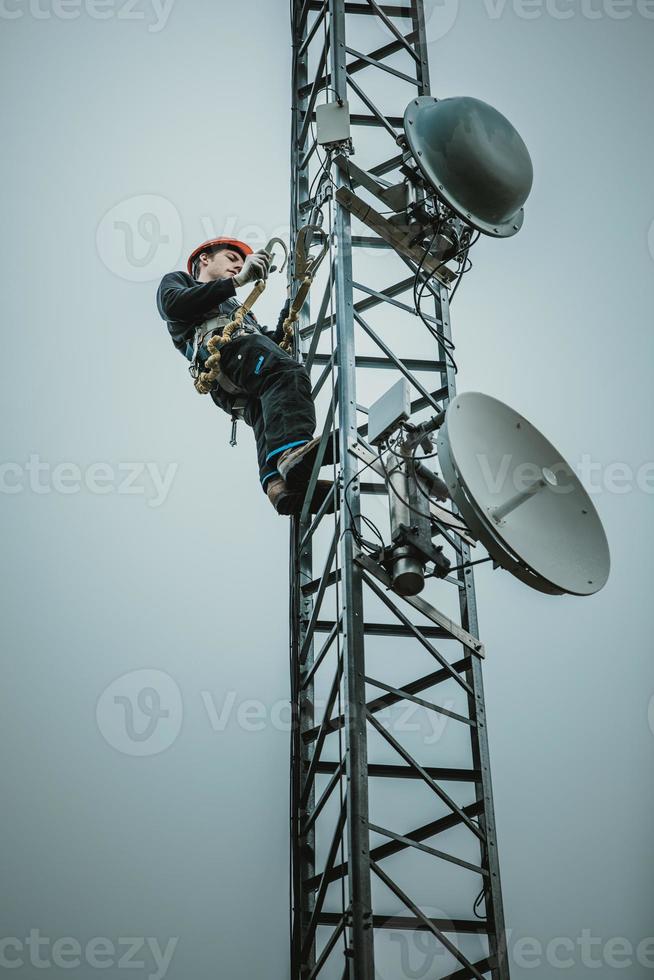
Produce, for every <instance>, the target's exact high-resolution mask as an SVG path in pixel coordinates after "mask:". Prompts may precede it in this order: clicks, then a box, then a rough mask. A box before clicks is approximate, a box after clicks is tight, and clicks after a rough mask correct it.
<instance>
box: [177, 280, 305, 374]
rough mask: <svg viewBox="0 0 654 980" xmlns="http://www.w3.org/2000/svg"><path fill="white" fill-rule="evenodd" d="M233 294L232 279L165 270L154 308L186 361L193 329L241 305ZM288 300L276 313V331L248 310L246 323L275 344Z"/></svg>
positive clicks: (286, 310)
mask: <svg viewBox="0 0 654 980" xmlns="http://www.w3.org/2000/svg"><path fill="white" fill-rule="evenodd" d="M235 297H236V287H235V286H234V282H233V280H232V279H231V278H229V277H227V278H225V279H215V280H214V281H213V282H196V280H195V279H193V277H192V276H189V275H188V273H186V272H168V273H167V274H166V275H165V276H164V277H163V279H162V280H161V283H160V284H159V289H158V290H157V307H158V309H159V313H160V314H161V317H162V318H163V319H164V320H165V321H166V323H167V324H168V332H169V333H170V336H171V338H172V341H173V344H174V345H175V347H176V348H177V350H178V351H180V353H182V354H183V355H184V356H185V357H187V358H188V359H189V360H190V359H191V356H192V353H193V340H194V336H195V328H196V327H198V326H200V325H201V324H203V323H204V321H205V320H208V319H210V317H214V316H219V315H226V314H231V313H232V312H233V311H234V310H236V309H238V307H239V306H240V305H241V304H240V303H239V302H238V300H237V299H236V298H235ZM288 309H289V303H288V302H287V303H286V305H285V306H284V308H283V310H282V312H281V313H280V315H279V320H278V322H277V328H276V330H270V329H269V328H268V327H263V326H262V325H261V324H260V323H259V322H258V320H257V318H256V317H255V316H254V314H253V313H247V314H246V316H245V322H246V323H252V324H255V325H256V326H257V327H258V329H259V330H260V331H261V333H262V334H264V335H265V336H266V337H270V339H271V340H273V341H275V343H279V341H280V340H281V339H282V337H283V334H284V330H283V323H284V320H285V318H286V315H287V313H288Z"/></svg>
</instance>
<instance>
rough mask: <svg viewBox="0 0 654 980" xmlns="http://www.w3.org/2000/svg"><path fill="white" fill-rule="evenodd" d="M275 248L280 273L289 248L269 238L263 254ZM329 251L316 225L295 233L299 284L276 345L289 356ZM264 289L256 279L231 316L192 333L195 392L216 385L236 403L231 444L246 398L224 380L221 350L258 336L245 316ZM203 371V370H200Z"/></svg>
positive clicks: (217, 318)
mask: <svg viewBox="0 0 654 980" xmlns="http://www.w3.org/2000/svg"><path fill="white" fill-rule="evenodd" d="M314 235H317V236H318V237H319V238H320V239H321V241H322V249H321V251H320V252H319V253H318V254H317V255H315V256H311V255H310V254H309V249H310V247H311V240H310V238H309V236H311V238H312V237H313V236H314ZM275 245H280V246H281V248H282V249H283V251H284V262H283V263H282V266H281V268H280V270H279V271H280V272H283V271H284V268H285V267H286V263H287V262H288V249H287V248H286V245H285V244H284V242H283V241H282V240H281V238H271V239H270V241H269V242H268V244H267V245H266V248H265V251H266V252H269V253H271V254H272V252H273V249H274V247H275ZM328 248H329V239H328V238H327V235H326V234H325V232H324V231H323V230H322V229H321V228H319V227H317V226H316V225H305V226H304V227H303V228H302V229H300V231H299V232H298V236H297V243H296V249H295V272H294V275H293V278H294V279H296V280H298V281H299V282H300V286H299V288H298V290H297V293H296V295H295V298H294V300H293V302H292V304H291V306H290V308H289V311H288V314H287V316H286V318H285V320H284V323H283V331H284V334H283V337H282V339H281V341H280V343H279V346H280V348H281V350H284V351H286V352H287V353H290V352H291V350H292V347H293V341H294V337H295V324H296V323H297V320H298V317H299V314H300V311H301V310H302V307H303V306H304V304H305V302H306V298H307V295H308V293H309V290H310V288H311V285H312V283H313V280H314V278H315V275H316V272H317V269H318V266H319V265H320V263H321V262H322V260H323V258H324V257H325V255H326V253H327V250H328ZM276 269H277V266H275V265H271V268H270V271H271V272H275V271H276ZM265 288H266V280H265V279H259V280H257V282H256V283H255V286H254V289H253V290H252V292H251V293H250V295H249V296H248V298H247V299H246V300H245V302H244V303H243V304H241V305H240V306H236V307H235V309H234V311H233V313H232V314H222V315H219V316H215V317H212V318H211V319H209V320H205V322H204V323H202V324H201V325H200V326H198V327H197V328H196V330H195V335H194V339H193V353H192V355H191V366H190V367H189V371H190V374H191V377H192V378H193V384H194V387H195V390H196V391H197V392H198V394H200V395H207V394H209V392H210V391H211V389H212V388H213V387H214V385H215V384H216V383H217V384H219V385H220V387H221V388H223V390H224V391H226V392H228V394H230V395H235V396H237V397H236V400H235V402H234V405H233V407H232V435H231V439H230V445H232V446H235V445H236V424H237V422H238V420H239V419H240V418H242V417H243V409H244V406H245V401H246V397H247V392H246V391H245V389H243V388H241V387H239V386H238V385H236V384H234V382H233V381H230V379H229V378H228V377H227V375H226V374H225V372H224V371H223V370H222V369H221V367H220V350H221V348H222V347H224V346H225V344H228V343H229V342H230V340H235V339H236V338H237V337H242V336H243V335H244V334H253V333H260V332H261V331H260V330H259V328H258V327H257V326H255V325H254V324H253V323H247V322H245V318H246V316H247V314H248V313H249V312H250V311H251V309H252V307H253V306H254V304H255V303H256V301H257V300H258V299H259V297H260V296H261V294H262V293H263V292H264V290H265ZM203 344H204V345H206V348H207V350H208V351H209V357H208V358H207V359H206V361H205V362H204V365H202V364H201V362H200V348H201V347H202V345H203ZM203 368H204V369H203Z"/></svg>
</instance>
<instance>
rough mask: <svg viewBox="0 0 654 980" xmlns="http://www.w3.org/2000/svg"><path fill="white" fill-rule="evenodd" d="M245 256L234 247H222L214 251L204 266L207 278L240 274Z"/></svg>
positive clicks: (225, 277)
mask: <svg viewBox="0 0 654 980" xmlns="http://www.w3.org/2000/svg"><path fill="white" fill-rule="evenodd" d="M243 261H244V259H243V256H242V255H241V253H240V252H237V251H236V249H234V248H225V249H221V250H220V251H218V252H214V254H213V255H212V256H210V257H209V260H208V262H207V264H206V266H204V264H203V270H204V276H203V278H205V277H206V278H207V279H227V278H231V277H232V276H236V275H238V273H239V272H240V271H241V269H242V268H243Z"/></svg>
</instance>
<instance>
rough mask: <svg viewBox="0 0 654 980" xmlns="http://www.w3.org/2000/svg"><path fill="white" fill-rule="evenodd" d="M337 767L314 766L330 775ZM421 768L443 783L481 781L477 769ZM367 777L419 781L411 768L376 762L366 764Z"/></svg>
mask: <svg viewBox="0 0 654 980" xmlns="http://www.w3.org/2000/svg"><path fill="white" fill-rule="evenodd" d="M339 766H340V762H330V761H328V760H321V761H320V762H319V763H318V764H317V765H316V772H321V773H323V774H329V775H332V774H333V773H335V772H336V770H337V769H338V767H339ZM423 768H424V770H425V772H426V773H428V774H429V775H430V776H431V777H432V779H442V780H443V781H444V782H448V781H449V782H452V783H478V782H479V781H480V780H481V770H479V769H451V768H450V769H448V768H444V767H443V766H423ZM368 775H369V776H378V777H381V778H383V779H420V773H418V772H416V770H415V769H413V768H412V767H411V766H392V765H386V764H381V763H376V762H370V763H369V764H368Z"/></svg>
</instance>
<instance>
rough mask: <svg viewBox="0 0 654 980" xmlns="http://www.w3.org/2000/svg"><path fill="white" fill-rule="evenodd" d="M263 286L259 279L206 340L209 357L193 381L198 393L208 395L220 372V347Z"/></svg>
mask: <svg viewBox="0 0 654 980" xmlns="http://www.w3.org/2000/svg"><path fill="white" fill-rule="evenodd" d="M265 288H266V283H265V280H263V279H260V280H259V281H258V282H257V284H256V285H255V287H254V289H253V290H252V292H251V293H250V295H249V296H248V298H247V299H246V301H245V303H243V305H242V306H239V308H238V309H237V310H236V312H235V313H234V316H233V318H232V319H231V320H230V321H229V323H228V324H226V325H225V326H224V327H223V329H222V332H221V333H219V334H214V335H213V337H210V338H209V340H208V341H207V350H208V351H209V357H208V358H207V360H206V361H205V365H204V366H205V370H204V371H203V372H202V373H201V374H200V375H199V376H198V377H197V378H196V379H195V381H194V382H193V385H194V387H195V390H196V391H197V393H198V394H199V395H208V394H209V392H210V391H211V389H212V388H213V385H214V382H215V380H216V378H217V377H218V375H219V374H220V348H221V347H224V346H225V344H227V343H229V341H230V340H231V339H232V334H233V333H234V331H235V330H238V329H239V328H240V327H242V326H243V320H244V319H245V314H246V313H249V312H250V310H251V309H252V307H253V306H254V304H255V302H256V301H257V300H258V298H259V296H261V294H262V292H263V291H264V289H265Z"/></svg>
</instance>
